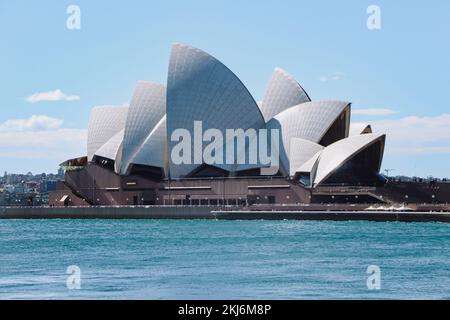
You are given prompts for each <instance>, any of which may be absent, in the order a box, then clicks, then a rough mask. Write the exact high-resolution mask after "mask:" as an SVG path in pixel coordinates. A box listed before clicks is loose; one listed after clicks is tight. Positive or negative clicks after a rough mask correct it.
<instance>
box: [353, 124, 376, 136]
mask: <svg viewBox="0 0 450 320" xmlns="http://www.w3.org/2000/svg"><path fill="white" fill-rule="evenodd" d="M367 133H372V126H371V125H370V124H368V123H363V122H355V123H351V124H350V133H349V136H355V135H358V134H367Z"/></svg>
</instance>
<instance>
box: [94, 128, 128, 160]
mask: <svg viewBox="0 0 450 320" xmlns="http://www.w3.org/2000/svg"><path fill="white" fill-rule="evenodd" d="M123 134H124V129H122V130H120V131H119V132H118V133H116V134H115V135H114V136H112V138H111V139H109V140H108V142H106V143H105V144H104V145H103V146H101V147H100V149H98V150H97V151H96V152H95V154H94V155H95V156H99V157H102V158H106V159H110V160H113V161H116V158H117V153H118V151H119V149H120V145H121V144H122V141H123Z"/></svg>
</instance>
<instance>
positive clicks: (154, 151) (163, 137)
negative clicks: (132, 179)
mask: <svg viewBox="0 0 450 320" xmlns="http://www.w3.org/2000/svg"><path fill="white" fill-rule="evenodd" d="M166 141H167V126H166V116H164V117H163V118H162V119H161V120H160V121H159V122H158V123H157V124H156V126H155V128H154V129H153V130H152V132H150V134H149V135H148V137H147V138H146V139H145V141H144V142H143V143H142V145H141V146H140V147H139V149H138V150H137V152H136V154H135V156H134V157H133V158H132V159H131V161H130V163H131V164H140V165H145V166H152V167H159V168H164V169H167V168H166V167H167V156H166V150H167V146H166Z"/></svg>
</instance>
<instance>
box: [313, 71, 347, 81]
mask: <svg viewBox="0 0 450 320" xmlns="http://www.w3.org/2000/svg"><path fill="white" fill-rule="evenodd" d="M343 77H344V73H342V72H335V73H332V74H330V75H324V76H320V77H319V80H320V81H322V82H329V81H338V80H341V79H342V78H343Z"/></svg>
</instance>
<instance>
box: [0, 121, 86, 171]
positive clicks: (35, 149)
mask: <svg viewBox="0 0 450 320" xmlns="http://www.w3.org/2000/svg"><path fill="white" fill-rule="evenodd" d="M62 124H63V120H61V119H55V118H51V117H48V116H45V115H33V116H31V117H30V118H28V119H13V120H7V121H5V122H3V123H0V157H2V158H9V159H48V160H49V161H50V162H54V161H55V159H56V160H57V161H61V162H62V161H64V160H66V159H69V158H72V157H77V156H80V155H83V154H85V153H86V140H87V130H86V129H72V128H62V127H61V126H62Z"/></svg>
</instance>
